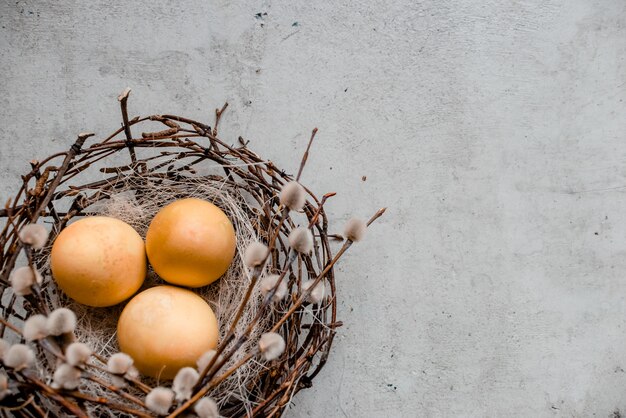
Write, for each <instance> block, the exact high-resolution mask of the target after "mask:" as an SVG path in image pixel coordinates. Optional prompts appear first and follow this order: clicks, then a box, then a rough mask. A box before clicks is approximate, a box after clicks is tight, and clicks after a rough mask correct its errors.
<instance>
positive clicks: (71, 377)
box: [52, 363, 80, 390]
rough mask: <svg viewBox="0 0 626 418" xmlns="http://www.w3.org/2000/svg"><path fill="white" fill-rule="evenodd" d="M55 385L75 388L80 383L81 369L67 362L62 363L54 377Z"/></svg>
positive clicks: (70, 388)
mask: <svg viewBox="0 0 626 418" xmlns="http://www.w3.org/2000/svg"><path fill="white" fill-rule="evenodd" d="M52 379H53V384H54V387H56V388H63V389H68V390H74V389H76V388H77V387H78V386H79V385H80V370H79V369H77V368H76V367H74V366H72V365H69V364H67V363H63V364H60V365H59V367H57V369H56V371H55V372H54V376H53V377H52Z"/></svg>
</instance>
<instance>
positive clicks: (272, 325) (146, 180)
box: [0, 90, 384, 417]
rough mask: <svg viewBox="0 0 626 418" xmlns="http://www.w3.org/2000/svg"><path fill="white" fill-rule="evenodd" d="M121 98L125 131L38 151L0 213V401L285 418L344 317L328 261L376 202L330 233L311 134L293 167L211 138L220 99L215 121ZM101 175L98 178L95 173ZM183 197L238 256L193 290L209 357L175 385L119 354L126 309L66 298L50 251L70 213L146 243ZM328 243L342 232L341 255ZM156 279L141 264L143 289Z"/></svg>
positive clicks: (75, 411) (26, 409) (51, 408)
mask: <svg viewBox="0 0 626 418" xmlns="http://www.w3.org/2000/svg"><path fill="white" fill-rule="evenodd" d="M128 94H129V90H126V91H125V92H124V93H122V95H121V96H120V98H119V100H120V103H121V110H122V117H123V123H122V127H121V128H120V129H118V130H116V131H115V132H114V133H113V134H111V135H110V136H109V137H107V138H105V139H103V140H101V141H98V142H96V141H92V140H90V138H91V137H92V136H93V134H81V135H79V136H78V139H77V140H76V142H75V143H74V144H73V145H72V146H71V148H70V149H69V150H68V151H66V152H60V153H57V154H54V155H52V156H50V157H48V158H45V159H43V160H40V161H32V162H31V166H32V170H31V171H30V172H28V173H27V174H25V175H24V176H23V177H22V178H23V184H22V186H21V188H20V190H19V191H18V192H17V194H16V195H15V197H14V198H13V199H11V200H10V201H9V202H8V203H7V204H6V206H5V209H4V210H0V216H1V217H4V218H6V219H7V222H6V224H5V225H4V227H3V229H2V233H1V235H0V246H1V249H2V251H1V252H0V268H1V270H0V272H1V276H0V284H1V286H2V298H1V301H0V305H1V306H0V307H1V309H2V314H1V318H0V321H1V322H2V325H1V326H0V332H1V334H2V340H0V356H1V357H2V366H3V371H2V372H0V411H2V413H3V414H4V415H7V414H8V415H15V416H24V417H44V416H50V415H51V414H52V415H53V416H80V417H84V416H156V415H168V416H172V417H173V416H179V415H182V416H194V414H195V415H198V416H200V417H210V416H217V415H216V414H217V413H218V412H217V411H219V415H221V416H227V417H230V416H279V415H281V414H282V412H283V411H284V410H285V409H286V408H287V406H288V405H289V403H290V400H291V399H292V397H293V395H294V394H295V393H296V392H298V391H299V390H301V389H303V388H307V387H310V386H311V384H312V383H311V382H312V379H313V378H314V377H315V376H316V375H317V374H318V373H319V371H320V369H321V368H322V367H323V366H324V364H325V363H326V359H327V357H328V354H329V351H330V348H331V345H332V342H333V337H334V335H335V332H336V331H335V330H336V328H337V327H339V326H340V325H341V323H340V322H338V321H337V318H336V307H337V298H336V293H335V275H334V271H333V266H334V264H335V263H336V261H337V260H338V259H339V257H341V255H342V254H343V253H344V252H345V251H346V250H347V249H348V248H349V247H350V246H351V245H352V243H353V242H354V241H356V240H358V239H360V237H361V236H362V234H363V232H364V229H365V228H366V226H368V225H369V224H371V223H372V222H373V221H374V220H375V219H376V218H378V217H379V216H380V215H382V213H383V212H384V210H380V211H378V212H376V214H374V216H373V217H372V218H371V219H370V220H369V222H367V223H365V222H363V221H358V220H351V221H350V222H349V223H348V225H346V231H345V233H344V235H345V236H346V238H344V237H343V236H341V235H336V234H335V235H332V234H329V230H328V220H327V218H326V214H325V212H324V207H323V206H324V203H325V202H326V199H327V198H329V197H330V196H332V195H333V193H329V194H326V195H324V196H323V197H321V198H318V197H316V196H315V195H314V194H313V193H312V192H311V191H309V190H308V189H306V188H305V187H302V186H301V185H299V183H297V181H298V180H299V178H300V174H301V173H302V170H303V168H304V165H305V162H306V159H307V155H308V151H309V148H310V146H311V143H312V142H313V138H314V136H315V132H316V130H314V131H313V133H312V135H311V140H310V141H309V143H308V147H307V150H306V152H305V153H304V156H303V158H302V161H301V164H300V166H299V170H298V173H297V175H296V176H295V177H293V176H291V175H289V174H286V173H285V171H284V170H281V169H279V168H278V167H276V166H275V165H274V164H273V163H272V162H270V161H266V160H264V159H262V158H261V157H259V156H258V155H257V154H255V153H254V152H252V151H251V150H250V149H248V148H247V146H246V143H245V142H244V140H243V139H242V138H239V140H238V141H239V143H238V144H237V145H236V146H232V145H227V143H226V142H224V141H222V140H221V139H220V138H219V137H218V131H217V127H218V124H219V120H220V117H221V115H222V112H223V111H224V109H225V108H226V106H224V107H223V108H222V109H220V110H216V119H215V123H214V124H213V127H210V126H208V125H206V124H204V123H200V122H196V121H193V120H190V119H187V118H183V117H178V116H173V115H154V116H149V117H141V118H140V117H136V118H133V119H130V120H129V118H128V114H127V106H126V102H127V99H128ZM155 124H161V126H163V128H157V129H155ZM159 129H161V130H159ZM141 131H145V132H143V133H142V134H141V136H139V135H138V133H139V132H141ZM121 157H124V159H126V162H121V161H122V159H121ZM98 172H99V173H101V174H99V177H100V178H101V180H98V181H93V178H94V177H96V176H95V174H96V173H98ZM184 197H200V198H202V199H205V200H208V201H211V202H212V203H214V204H215V205H217V206H218V207H220V208H221V209H222V210H223V211H224V212H225V213H226V214H227V215H228V216H229V218H230V219H231V221H232V222H233V224H234V226H235V230H236V235H237V254H236V256H235V260H234V261H233V263H232V265H231V267H230V268H229V270H228V272H227V273H226V274H225V275H224V276H223V277H222V278H221V279H220V280H218V281H217V282H215V283H214V284H211V285H209V286H206V287H205V288H200V289H194V291H195V292H196V293H197V294H199V295H200V296H202V297H203V298H204V299H205V300H206V301H207V302H208V303H209V304H210V305H211V307H212V308H213V310H214V311H215V312H216V314H217V316H218V319H219V323H220V341H219V345H218V347H217V350H216V352H212V353H207V355H206V356H204V357H203V358H202V359H199V363H200V364H199V365H198V366H197V370H195V371H194V370H193V369H189V370H186V374H185V373H183V372H182V371H181V372H179V375H180V376H179V377H178V376H177V379H175V380H174V383H172V382H163V381H161V382H159V381H157V380H155V379H151V378H145V377H143V376H140V375H139V374H138V373H137V372H136V370H135V369H134V368H133V366H132V361H131V359H130V358H128V357H127V356H125V355H124V354H120V353H117V351H118V350H119V348H118V347H117V343H116V339H115V323H116V321H117V318H118V316H119V313H120V311H121V309H122V308H123V306H124V304H120V305H118V306H114V307H111V308H88V307H85V306H81V305H80V304H78V303H76V302H74V301H72V300H71V299H69V298H68V297H66V296H65V295H64V294H63V292H61V291H60V290H59V289H58V287H57V285H56V284H55V281H54V279H53V278H52V276H51V273H50V268H49V260H48V258H49V254H50V248H51V246H52V244H53V243H54V240H55V238H56V236H58V234H59V233H60V232H61V231H62V230H63V228H64V227H65V226H66V225H67V224H68V222H71V221H73V220H74V219H75V218H78V217H83V216H90V215H97V214H99V215H102V214H104V215H107V216H111V217H117V218H120V219H122V220H124V221H125V222H127V223H129V224H130V225H131V226H133V227H134V228H135V229H136V230H137V231H138V232H139V233H140V234H141V235H142V236H144V237H145V230H146V227H147V225H148V224H149V222H150V219H151V218H152V216H154V214H155V213H156V212H157V211H158V210H159V209H160V208H161V207H162V206H164V205H165V204H167V203H169V202H170V201H172V200H175V199H179V198H184ZM333 240H336V241H338V242H340V241H341V240H343V245H342V246H341V247H340V249H339V250H338V251H337V252H336V254H335V255H333V251H332V249H331V241H333ZM261 244H263V245H261ZM268 250H269V251H268ZM158 284H162V282H161V280H160V279H159V278H158V277H157V276H156V274H154V272H152V271H149V273H148V277H147V279H146V281H145V283H144V287H150V286H154V285H158ZM181 343H182V344H184V341H182V342H181Z"/></svg>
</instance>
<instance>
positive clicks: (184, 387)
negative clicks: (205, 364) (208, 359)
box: [172, 367, 200, 401]
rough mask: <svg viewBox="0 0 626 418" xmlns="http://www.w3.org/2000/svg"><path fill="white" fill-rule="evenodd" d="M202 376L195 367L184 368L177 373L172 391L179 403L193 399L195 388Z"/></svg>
mask: <svg viewBox="0 0 626 418" xmlns="http://www.w3.org/2000/svg"><path fill="white" fill-rule="evenodd" d="M199 377H200V375H199V374H198V372H197V371H196V369H194V368H193V367H183V368H182V369H180V370H179V371H178V373H176V377H175V378H174V381H173V382H172V390H173V391H174V393H175V394H176V400H177V401H186V400H188V399H189V398H191V394H192V392H193V387H194V386H195V384H196V383H198V378H199Z"/></svg>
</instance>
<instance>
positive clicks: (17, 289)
mask: <svg viewBox="0 0 626 418" xmlns="http://www.w3.org/2000/svg"><path fill="white" fill-rule="evenodd" d="M9 281H10V282H11V287H12V288H13V292H14V293H15V294H16V295H18V296H26V295H30V294H31V293H32V292H33V290H32V286H33V285H34V284H35V283H39V284H41V282H42V281H43V278H42V276H41V274H40V273H39V272H38V271H37V270H33V269H32V268H31V267H29V266H23V267H18V268H16V269H15V270H13V272H11V276H10V277H9Z"/></svg>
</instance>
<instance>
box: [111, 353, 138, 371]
mask: <svg viewBox="0 0 626 418" xmlns="http://www.w3.org/2000/svg"><path fill="white" fill-rule="evenodd" d="M132 365H133V358H132V357H131V356H129V355H128V354H126V353H115V354H113V355H112V356H111V357H109V360H108V361H107V370H108V371H109V373H113V374H124V373H126V372H128V370H129V369H130V368H131V366H132Z"/></svg>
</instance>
